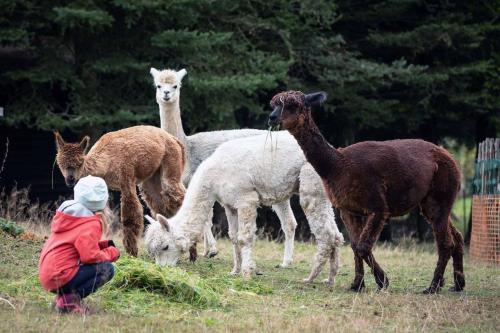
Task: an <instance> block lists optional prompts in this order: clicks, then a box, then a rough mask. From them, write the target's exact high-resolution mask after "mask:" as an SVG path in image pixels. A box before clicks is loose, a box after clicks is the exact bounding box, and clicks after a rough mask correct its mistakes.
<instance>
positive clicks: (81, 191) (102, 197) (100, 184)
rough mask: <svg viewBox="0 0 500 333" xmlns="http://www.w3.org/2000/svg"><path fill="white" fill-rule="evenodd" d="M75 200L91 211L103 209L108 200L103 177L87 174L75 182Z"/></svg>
mask: <svg viewBox="0 0 500 333" xmlns="http://www.w3.org/2000/svg"><path fill="white" fill-rule="evenodd" d="M74 193H75V200H76V201H78V202H79V203H81V204H82V205H84V206H85V207H86V208H88V209H89V210H91V211H92V212H97V211H99V210H103V209H104V207H106V203H107V202H108V187H107V186H106V182H105V181H104V179H102V178H100V177H94V176H87V177H83V178H81V179H80V180H79V181H78V183H76V186H75V189H74Z"/></svg>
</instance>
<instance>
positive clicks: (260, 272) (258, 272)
mask: <svg viewBox="0 0 500 333" xmlns="http://www.w3.org/2000/svg"><path fill="white" fill-rule="evenodd" d="M255 275H264V273H263V272H262V271H260V270H256V271H255Z"/></svg>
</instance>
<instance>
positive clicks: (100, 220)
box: [38, 176, 120, 314]
mask: <svg viewBox="0 0 500 333" xmlns="http://www.w3.org/2000/svg"><path fill="white" fill-rule="evenodd" d="M74 197H75V199H74V200H67V201H65V202H63V203H62V204H61V206H60V207H59V208H58V209H57V212H56V215H55V216H54V219H53V220H52V224H51V234H50V237H49V239H48V240H47V241H46V242H45V245H44V247H43V249H42V253H41V255H40V261H39V264H38V267H39V278H40V283H41V284H42V287H43V288H45V289H46V290H49V291H51V292H54V293H57V296H56V302H55V307H56V310H57V311H58V312H60V313H80V314H86V313H88V312H89V309H88V308H86V307H84V306H82V305H81V304H80V301H81V299H82V298H85V297H87V296H88V295H90V294H91V293H93V292H95V291H96V290H97V289H98V288H99V287H101V286H102V285H104V284H105V283H106V282H108V281H109V280H111V279H112V278H113V275H114V268H113V265H112V264H111V262H114V261H116V260H117V259H118V257H119V256H120V252H119V251H118V249H117V248H116V247H115V246H114V243H113V241H112V240H105V241H100V239H101V235H102V233H103V232H106V230H107V229H106V226H107V224H106V221H104V216H103V215H102V211H103V209H104V207H105V206H106V203H107V201H108V188H107V186H106V183H105V182H104V180H103V179H102V178H99V177H93V176H87V177H84V178H82V179H80V181H78V183H77V184H76V186H75V189H74Z"/></svg>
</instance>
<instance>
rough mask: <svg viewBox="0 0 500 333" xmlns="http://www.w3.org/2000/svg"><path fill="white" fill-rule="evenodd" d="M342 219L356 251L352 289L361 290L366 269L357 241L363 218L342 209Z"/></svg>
mask: <svg viewBox="0 0 500 333" xmlns="http://www.w3.org/2000/svg"><path fill="white" fill-rule="evenodd" d="M340 213H341V214H340V215H341V217H342V220H343V221H344V225H345V227H346V229H347V233H348V234H349V240H350V242H351V248H352V252H353V253H354V271H355V275H354V280H353V281H352V283H351V287H350V289H351V290H352V291H356V292H360V291H361V290H363V289H364V288H365V280H364V276H365V269H364V267H363V258H361V256H360V255H359V254H358V252H357V247H356V245H357V243H358V239H359V236H360V234H361V230H362V228H363V221H362V218H361V217H359V216H353V215H351V214H349V213H346V212H345V211H342V210H341V211H340Z"/></svg>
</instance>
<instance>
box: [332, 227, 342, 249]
mask: <svg viewBox="0 0 500 333" xmlns="http://www.w3.org/2000/svg"><path fill="white" fill-rule="evenodd" d="M333 243H334V246H335V247H341V246H342V245H343V244H344V235H342V233H341V232H340V231H338V232H337V233H336V234H335V239H334V241H333Z"/></svg>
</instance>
